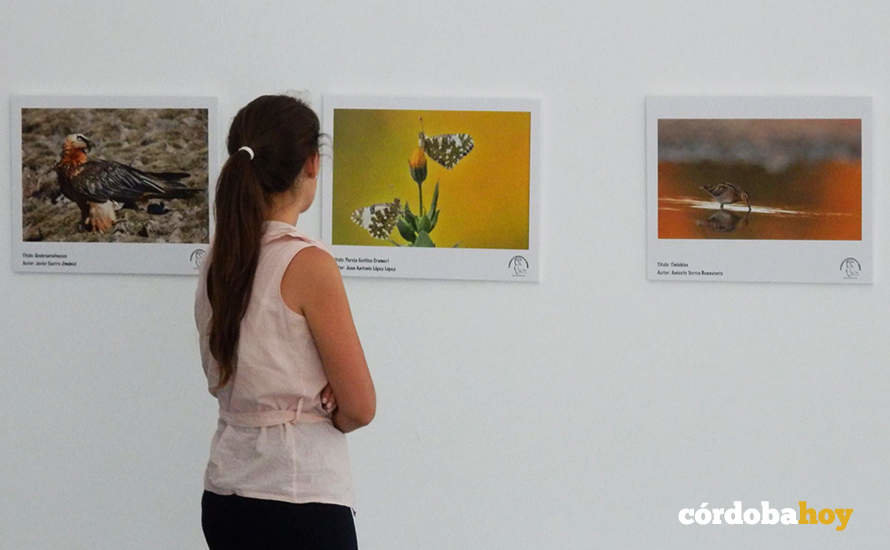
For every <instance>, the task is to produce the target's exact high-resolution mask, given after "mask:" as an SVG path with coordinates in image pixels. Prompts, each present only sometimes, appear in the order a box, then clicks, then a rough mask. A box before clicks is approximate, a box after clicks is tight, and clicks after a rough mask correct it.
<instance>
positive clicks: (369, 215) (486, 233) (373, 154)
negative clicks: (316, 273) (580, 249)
mask: <svg viewBox="0 0 890 550" xmlns="http://www.w3.org/2000/svg"><path fill="white" fill-rule="evenodd" d="M323 113H324V132H325V133H326V134H327V135H328V136H330V137H331V140H332V151H331V153H332V154H331V155H326V156H325V158H324V163H323V179H322V223H323V225H322V231H323V237H324V240H325V241H326V242H327V243H330V245H331V246H332V249H333V251H334V255H335V256H336V258H337V263H338V264H339V266H340V269H341V271H342V273H343V274H344V275H348V276H356V277H400V278H427V279H477V280H497V281H526V282H528V281H532V282H533V281H538V280H539V276H540V250H539V219H540V192H541V190H540V183H539V181H538V178H539V175H538V174H539V166H538V162H539V161H538V159H539V147H540V145H539V141H538V140H539V126H540V104H539V102H538V101H536V100H532V99H431V98H404V97H402V98H396V97H356V96H335V95H329V96H325V97H324V106H323Z"/></svg>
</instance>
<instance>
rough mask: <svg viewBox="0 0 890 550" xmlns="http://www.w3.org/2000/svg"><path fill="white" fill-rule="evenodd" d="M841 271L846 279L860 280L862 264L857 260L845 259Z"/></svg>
mask: <svg viewBox="0 0 890 550" xmlns="http://www.w3.org/2000/svg"><path fill="white" fill-rule="evenodd" d="M840 270H841V271H842V272H843V274H844V279H858V278H859V275H860V274H861V273H862V264H860V263H859V260H857V259H856V258H844V261H842V262H841V268H840Z"/></svg>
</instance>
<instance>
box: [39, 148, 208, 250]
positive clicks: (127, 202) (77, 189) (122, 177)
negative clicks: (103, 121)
mask: <svg viewBox="0 0 890 550" xmlns="http://www.w3.org/2000/svg"><path fill="white" fill-rule="evenodd" d="M92 146H93V143H92V142H91V141H90V140H89V139H87V137H86V136H84V135H83V134H71V135H69V136H67V137H66V138H65V142H64V143H63V144H62V156H61V158H60V159H59V162H57V163H56V165H55V166H54V167H53V168H54V169H55V171H56V176H57V177H58V180H59V187H61V189H62V194H64V195H65V196H66V197H68V198H69V199H70V200H72V201H74V202H75V203H77V206H78V207H80V225H79V226H78V228H82V229H85V230H92V231H96V232H99V233H103V232H105V231H107V230H108V229H110V228H111V226H112V225H113V224H114V222H115V221H116V219H117V218H116V216H115V214H114V205H113V203H112V201H114V202H118V203H123V204H124V206H127V207H135V206H136V202H138V201H146V200H148V199H153V198H163V199H187V198H190V197H193V196H195V194H197V193H199V192H201V191H202V190H201V189H194V188H191V187H188V186H186V185H185V184H184V183H182V182H181V181H180V180H181V179H183V178H186V177H188V176H189V174H188V173H186V172H145V171H143V170H138V169H136V168H133V167H132V166H127V165H126V164H121V163H119V162H114V161H111V160H87V153H88V152H89V151H90V149H91V148H92Z"/></svg>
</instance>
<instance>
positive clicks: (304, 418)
mask: <svg viewBox="0 0 890 550" xmlns="http://www.w3.org/2000/svg"><path fill="white" fill-rule="evenodd" d="M219 417H220V418H222V419H223V420H224V421H225V422H226V424H231V425H233V426H243V427H246V428H262V427H265V426H277V425H279V424H298V423H304V424H306V423H315V422H330V421H331V419H330V417H327V416H322V415H320V414H315V413H309V412H303V398H302V397H301V398H300V400H299V401H297V409H296V410H274V411H255V412H232V411H224V410H222V409H220V411H219Z"/></svg>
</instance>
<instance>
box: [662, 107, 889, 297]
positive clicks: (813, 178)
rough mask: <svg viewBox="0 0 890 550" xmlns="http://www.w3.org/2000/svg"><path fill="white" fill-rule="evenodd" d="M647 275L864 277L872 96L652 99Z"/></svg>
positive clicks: (867, 271) (869, 277) (868, 262)
mask: <svg viewBox="0 0 890 550" xmlns="http://www.w3.org/2000/svg"><path fill="white" fill-rule="evenodd" d="M646 178H647V221H648V227H647V237H648V239H647V240H648V250H647V260H646V261H647V272H648V277H649V279H652V280H671V281H765V282H806V283H841V284H851V283H853V284H855V283H871V282H872V281H873V277H874V265H873V260H872V259H873V250H872V102H871V99H870V98H863V97H649V98H647V101H646Z"/></svg>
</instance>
